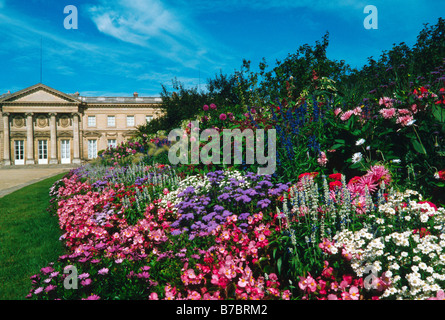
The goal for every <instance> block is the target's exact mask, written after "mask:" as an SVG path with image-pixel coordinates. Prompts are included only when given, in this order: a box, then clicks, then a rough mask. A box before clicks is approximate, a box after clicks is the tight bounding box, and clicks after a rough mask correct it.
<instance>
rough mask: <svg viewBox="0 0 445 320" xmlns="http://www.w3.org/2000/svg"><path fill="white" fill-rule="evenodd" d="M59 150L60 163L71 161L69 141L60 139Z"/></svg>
mask: <svg viewBox="0 0 445 320" xmlns="http://www.w3.org/2000/svg"><path fill="white" fill-rule="evenodd" d="M60 144H61V145H60V152H61V158H60V159H61V161H60V162H61V163H71V151H70V141H69V140H61V141H60Z"/></svg>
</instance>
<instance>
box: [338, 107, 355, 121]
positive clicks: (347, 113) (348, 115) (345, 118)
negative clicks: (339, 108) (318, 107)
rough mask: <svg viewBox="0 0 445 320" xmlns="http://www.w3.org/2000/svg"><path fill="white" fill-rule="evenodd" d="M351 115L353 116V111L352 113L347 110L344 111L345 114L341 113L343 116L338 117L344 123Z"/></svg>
mask: <svg viewBox="0 0 445 320" xmlns="http://www.w3.org/2000/svg"><path fill="white" fill-rule="evenodd" d="M353 114H354V111H353V110H348V111H346V112H345V113H343V114H342V115H341V116H340V119H341V120H342V121H346V120H348V119H349V118H350V117H351V116H352V115H353Z"/></svg>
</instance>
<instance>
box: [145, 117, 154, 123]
mask: <svg viewBox="0 0 445 320" xmlns="http://www.w3.org/2000/svg"><path fill="white" fill-rule="evenodd" d="M151 120H153V116H145V121H147V122H150V121H151Z"/></svg>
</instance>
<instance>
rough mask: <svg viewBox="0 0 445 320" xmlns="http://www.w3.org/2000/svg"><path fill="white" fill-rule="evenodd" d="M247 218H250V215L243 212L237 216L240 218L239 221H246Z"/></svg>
mask: <svg viewBox="0 0 445 320" xmlns="http://www.w3.org/2000/svg"><path fill="white" fill-rule="evenodd" d="M249 216H250V213H249V212H244V213H241V214H240V215H239V216H238V218H240V219H241V220H246V219H247V218H248V217H249Z"/></svg>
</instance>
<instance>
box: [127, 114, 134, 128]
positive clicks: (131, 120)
mask: <svg viewBox="0 0 445 320" xmlns="http://www.w3.org/2000/svg"><path fill="white" fill-rule="evenodd" d="M127 127H134V116H127Z"/></svg>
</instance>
